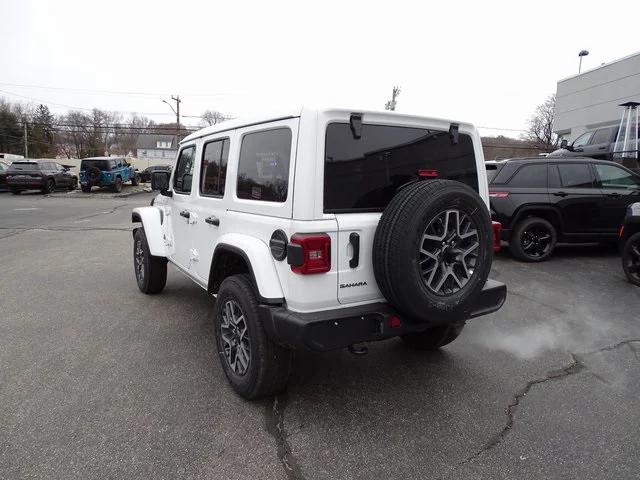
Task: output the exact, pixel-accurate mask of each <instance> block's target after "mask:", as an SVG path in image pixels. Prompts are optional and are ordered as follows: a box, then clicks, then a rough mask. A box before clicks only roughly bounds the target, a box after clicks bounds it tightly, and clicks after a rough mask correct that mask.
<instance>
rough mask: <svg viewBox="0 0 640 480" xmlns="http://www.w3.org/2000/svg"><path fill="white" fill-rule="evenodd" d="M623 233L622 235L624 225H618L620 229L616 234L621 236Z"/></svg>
mask: <svg viewBox="0 0 640 480" xmlns="http://www.w3.org/2000/svg"><path fill="white" fill-rule="evenodd" d="M623 235H624V225H620V231H619V232H618V236H619V237H620V238H622V236H623Z"/></svg>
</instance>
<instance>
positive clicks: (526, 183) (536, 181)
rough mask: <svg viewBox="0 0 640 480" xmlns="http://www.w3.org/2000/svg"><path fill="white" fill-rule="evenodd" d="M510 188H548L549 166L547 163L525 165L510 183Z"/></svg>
mask: <svg viewBox="0 0 640 480" xmlns="http://www.w3.org/2000/svg"><path fill="white" fill-rule="evenodd" d="M509 186H510V187H522V188H546V187H547V165H546V164H545V163H539V164H536V165H525V166H524V167H522V168H521V169H520V170H518V171H517V172H516V174H515V175H514V176H513V178H512V179H511V181H510V182H509Z"/></svg>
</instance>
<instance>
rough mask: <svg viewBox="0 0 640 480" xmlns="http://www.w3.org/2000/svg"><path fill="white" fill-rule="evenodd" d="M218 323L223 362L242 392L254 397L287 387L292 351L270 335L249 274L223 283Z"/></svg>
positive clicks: (243, 394)
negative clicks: (265, 329)
mask: <svg viewBox="0 0 640 480" xmlns="http://www.w3.org/2000/svg"><path fill="white" fill-rule="evenodd" d="M214 322H215V334H216V345H217V347H218V354H219V357H220V363H221V364H222V369H223V370H224V373H225V375H226V376H227V379H228V380H229V383H230V384H231V387H232V388H233V389H234V390H235V392H236V393H237V394H238V395H240V396H242V397H244V398H246V399H248V400H254V399H257V398H261V397H265V396H268V395H273V394H275V393H278V392H280V391H282V390H283V389H284V388H285V387H286V385H287V380H288V378H289V372H290V368H291V351H290V350H287V349H286V348H282V347H280V346H278V345H276V344H275V343H273V342H272V341H271V340H269V338H267V334H266V332H265V331H264V327H263V325H262V321H261V320H260V315H259V313H258V299H257V298H256V293H255V290H254V287H253V284H252V282H251V279H250V278H249V276H248V275H232V276H230V277H228V278H226V279H225V280H224V281H223V282H222V285H220V290H219V291H218V296H217V299H216V305H215V309H214Z"/></svg>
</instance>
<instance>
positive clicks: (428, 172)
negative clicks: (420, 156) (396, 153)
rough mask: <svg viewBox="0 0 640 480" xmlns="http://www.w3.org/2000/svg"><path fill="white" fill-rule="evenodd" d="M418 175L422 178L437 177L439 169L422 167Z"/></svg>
mask: <svg viewBox="0 0 640 480" xmlns="http://www.w3.org/2000/svg"><path fill="white" fill-rule="evenodd" d="M418 176H419V177H420V178H437V177H438V170H427V169H425V168H421V169H420V170H418Z"/></svg>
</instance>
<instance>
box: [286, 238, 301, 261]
mask: <svg viewBox="0 0 640 480" xmlns="http://www.w3.org/2000/svg"><path fill="white" fill-rule="evenodd" d="M287 263H288V264H289V265H291V266H292V267H300V266H302V265H303V264H304V249H303V248H302V245H298V244H297V243H288V244H287Z"/></svg>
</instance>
